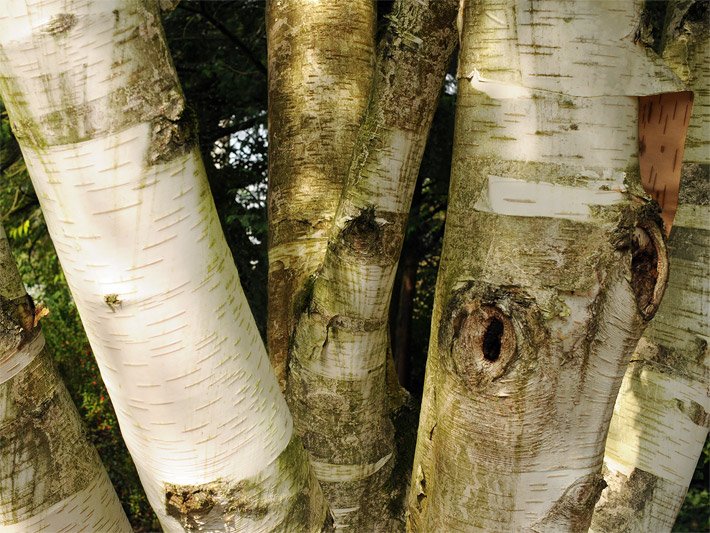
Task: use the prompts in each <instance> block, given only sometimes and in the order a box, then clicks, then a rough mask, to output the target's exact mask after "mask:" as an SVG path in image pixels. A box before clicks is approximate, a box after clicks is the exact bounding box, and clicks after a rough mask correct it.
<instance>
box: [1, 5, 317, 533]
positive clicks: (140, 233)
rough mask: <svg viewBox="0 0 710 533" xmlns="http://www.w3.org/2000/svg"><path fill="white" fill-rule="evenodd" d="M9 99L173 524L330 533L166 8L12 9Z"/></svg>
mask: <svg viewBox="0 0 710 533" xmlns="http://www.w3.org/2000/svg"><path fill="white" fill-rule="evenodd" d="M0 93H1V94H2V98H3V101H4V102H5V104H6V106H7V109H8V111H9V114H10V119H11V121H12V126H13V129H14V131H15V134H16V136H17V139H18V141H19V142H20V145H21V147H22V152H23V155H24V158H25V162H26V164H27V168H28V170H29V172H30V175H31V176H32V180H33V184H34V187H35V190H36V192H37V195H38V197H39V199H40V203H41V205H42V210H43V212H44V215H45V218H46V221H47V226H48V228H49V231H50V235H51V236H52V239H53V240H54V244H55V246H56V249H57V253H58V255H59V258H60V260H61V262H62V266H63V268H64V272H65V274H66V278H67V281H68V284H69V286H70V289H71V291H72V294H73V296H74V299H75V301H76V304H77V307H78V309H79V312H80V314H81V318H82V321H83V323H84V326H85V328H86V331H87V335H88V337H89V340H90V342H91V346H92V349H93V351H94V354H95V356H96V358H97V361H98V364H99V367H100V370H101V374H102V377H103V379H104V382H105V384H106V388H107V390H108V391H109V394H110V395H111V399H112V401H113V405H114V406H115V408H116V415H117V417H118V420H119V423H120V426H121V431H122V434H123V437H124V439H125V442H126V445H127V446H128V449H129V451H130V453H131V455H132V457H133V460H134V462H135V464H136V467H137V469H138V472H139V475H140V477H141V481H142V483H143V485H144V487H145V489H146V493H147V495H148V499H149V501H150V503H151V505H152V507H153V508H154V509H155V511H156V513H157V515H158V517H159V519H160V521H161V524H162V526H163V528H164V529H165V530H166V531H182V530H187V531H196V530H209V531H299V532H300V531H319V530H320V529H321V527H322V526H323V524H324V522H325V521H326V507H325V504H324V501H323V499H322V494H321V492H320V488H319V487H318V484H317V482H316V480H315V478H314V477H313V476H311V475H310V471H309V466H308V461H307V458H306V456H305V453H304V451H303V448H302V445H301V443H300V441H299V439H298V437H297V436H296V435H295V434H294V431H293V423H292V419H291V416H290V415H289V412H288V409H287V406H286V403H285V401H284V399H283V397H282V395H281V394H280V391H279V387H278V384H277V381H276V379H275V377H274V375H273V372H272V370H271V366H270V365H269V361H268V358H267V355H266V352H265V349H264V346H263V343H262V341H261V338H260V337H259V333H258V331H257V328H256V325H255V323H254V320H253V318H252V315H251V313H250V311H249V307H248V305H247V302H246V301H245V298H244V294H243V291H242V289H241V286H240V284H239V278H238V275H237V271H236V268H235V266H234V263H233V260H232V257H231V255H230V252H229V249H228V247H227V245H226V242H225V240H224V236H223V234H222V231H221V228H220V225H219V221H218V219H217V214H216V211H215V207H214V203H213V200H212V197H211V195H210V191H209V187H208V185H207V180H206V177H205V171H204V167H203V165H202V161H201V159H200V155H199V151H198V149H197V147H196V145H195V124H194V120H193V118H192V117H191V115H190V113H189V111H188V109H187V108H186V107H185V102H184V98H183V95H182V92H181V90H180V86H179V83H178V80H177V78H176V75H175V71H174V68H173V66H172V64H171V61H170V56H169V53H168V51H167V48H166V46H165V39H164V35H163V31H162V27H161V25H160V13H159V10H158V5H157V3H156V2H152V1H148V2H136V1H133V0H125V1H124V0H116V1H102V2H70V1H59V2H49V1H45V0H37V1H30V2H28V3H25V2H20V1H11V2H8V3H6V4H5V6H4V11H3V12H2V14H0Z"/></svg>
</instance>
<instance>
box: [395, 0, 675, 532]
mask: <svg viewBox="0 0 710 533" xmlns="http://www.w3.org/2000/svg"><path fill="white" fill-rule="evenodd" d="M639 7H640V6H638V5H635V4H634V3H631V2H616V1H588V2H587V1H585V2H571V1H563V2H559V1H555V2H548V1H534V2H533V1H527V0H520V1H517V2H508V1H504V2H499V1H495V0H489V1H482V2H464V3H463V11H462V13H461V19H462V22H461V32H462V33H461V39H462V42H461V53H460V58H459V74H458V77H459V91H458V100H457V117H456V132H455V144H454V156H453V166H452V181H451V189H450V194H449V207H448V214H447V224H446V235H445V237H444V247H443V252H442V258H441V266H440V271H439V278H438V281H437V295H436V299H435V308H434V312H433V319H432V335H431V344H430V349H429V359H428V362H427V373H426V382H425V392H424V399H423V404H422V415H421V418H420V425H419V433H418V442H417V450H416V455H415V461H414V467H413V468H414V472H413V476H412V484H411V487H410V493H409V520H408V528H409V530H411V531H487V532H493V531H501V532H503V531H505V532H507V531H585V530H586V529H587V528H588V527H589V523H590V520H591V516H592V511H593V509H594V504H595V502H596V501H597V499H598V497H599V494H600V492H601V490H602V489H603V488H604V481H603V478H602V476H601V465H602V457H603V452H604V441H605V438H606V432H607V429H608V424H609V420H610V418H611V414H612V409H613V405H614V399H615V397H616V394H617V391H618V389H619V386H620V384H621V380H622V377H623V375H624V370H625V368H626V365H627V363H628V360H629V357H630V353H631V351H632V349H633V346H634V345H635V344H636V342H637V341H638V339H639V337H640V335H641V333H642V331H643V328H644V326H645V324H646V322H647V321H648V320H649V319H650V318H651V316H652V315H653V314H654V312H655V310H656V308H657V306H658V303H659V301H660V298H661V296H662V293H663V290H664V287H665V285H666V274H667V261H666V254H665V245H664V242H663V236H662V232H661V230H660V228H659V226H658V222H659V220H660V219H659V217H658V213H657V206H656V205H655V204H653V203H650V202H648V201H647V200H646V199H645V198H644V192H643V190H642V188H641V186H640V181H639V173H638V161H637V143H638V141H637V98H636V96H637V95H642V94H653V93H660V92H669V91H674V90H676V87H677V80H676V79H674V77H673V76H672V73H671V72H669V71H668V70H667V69H665V68H663V67H662V66H661V65H660V64H658V63H657V62H656V61H654V60H653V59H652V58H651V56H650V54H649V52H647V51H646V50H644V49H643V47H642V46H641V45H640V44H635V42H634V35H635V31H636V29H637V27H638V25H639V14H640V9H639Z"/></svg>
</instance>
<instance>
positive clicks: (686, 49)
mask: <svg viewBox="0 0 710 533" xmlns="http://www.w3.org/2000/svg"><path fill="white" fill-rule="evenodd" d="M693 11H695V12H693ZM666 19H667V20H668V21H669V23H668V25H667V29H666V36H665V39H664V41H665V46H664V51H663V56H664V58H665V59H666V60H667V61H668V62H669V64H670V65H671V66H672V67H673V68H674V70H675V71H676V72H677V73H678V75H679V76H680V77H681V78H682V79H683V81H685V82H687V83H688V85H689V86H690V88H692V89H693V90H694V91H695V102H694V106H693V107H694V109H693V115H692V117H691V120H690V129H689V136H688V141H687V143H686V152H685V162H684V163H683V169H682V177H681V190H680V206H679V208H678V212H677V215H676V220H675V223H674V225H673V229H672V232H671V235H670V239H669V241H668V249H669V256H670V262H671V271H670V276H669V280H668V290H667V291H666V295H665V297H664V300H663V303H662V304H661V306H660V308H659V310H658V313H657V315H656V317H655V318H654V319H653V321H652V322H651V325H650V326H649V328H648V329H647V330H646V333H645V334H644V336H643V338H642V339H641V341H640V342H639V344H638V346H637V347H636V351H635V352H634V354H633V356H632V361H631V364H630V365H629V368H628V370H627V371H626V376H625V377H624V382H623V384H622V386H621V391H620V393H619V397H618V399H617V402H616V406H615V408H614V416H613V417H612V421H611V426H610V429H609V437H608V439H607V444H606V451H605V456H604V465H605V470H606V472H605V479H606V481H607V483H608V484H609V487H608V489H607V490H605V491H604V492H603V493H602V497H601V499H600V501H599V503H598V504H597V508H596V510H595V513H594V517H593V522H592V530H594V531H599V532H602V531H604V532H613V531H633V532H642V531H654V532H659V533H660V532H663V531H670V530H671V528H672V527H673V524H674V522H675V520H676V516H677V514H678V511H679V510H680V507H681V505H682V504H683V499H684V498H685V494H686V491H687V490H688V485H689V484H690V481H691V479H692V476H693V472H694V470H695V465H696V464H697V461H698V457H699V456H700V453H701V452H702V449H703V444H704V443H705V439H706V437H707V434H708V427H710V415H708V413H710V393H709V392H708V383H709V376H710V355H709V352H708V340H709V338H710V312H709V310H708V302H709V301H710V300H709V295H710V255H709V252H710V209H708V205H710V183H709V181H708V179H709V178H708V163H710V160H709V156H710V98H709V96H710V95H709V94H708V86H709V85H710V73H709V72H708V69H710V28H709V27H708V24H709V21H708V11H707V4H706V3H705V2H692V1H678V2H674V3H671V4H669V8H668V12H667V14H666Z"/></svg>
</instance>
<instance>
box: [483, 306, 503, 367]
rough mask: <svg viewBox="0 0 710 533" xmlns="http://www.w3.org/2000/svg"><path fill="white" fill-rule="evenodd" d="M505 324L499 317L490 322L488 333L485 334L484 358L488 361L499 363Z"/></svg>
mask: <svg viewBox="0 0 710 533" xmlns="http://www.w3.org/2000/svg"><path fill="white" fill-rule="evenodd" d="M504 329H505V324H503V321H502V320H500V319H499V318H497V317H493V318H491V321H490V322H488V327H487V328H486V332H485V333H484V334H483V357H484V358H485V359H486V361H491V362H494V361H497V360H498V358H499V357H500V348H501V340H502V338H503V331H504Z"/></svg>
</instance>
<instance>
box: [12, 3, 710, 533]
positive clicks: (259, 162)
mask: <svg viewBox="0 0 710 533" xmlns="http://www.w3.org/2000/svg"><path fill="white" fill-rule="evenodd" d="M391 4H392V2H390V1H387V2H385V1H381V2H378V21H379V24H380V33H381V28H382V26H383V24H384V23H385V20H386V14H387V13H388V11H389V9H390V8H391ZM664 7H665V4H664V3H661V2H652V3H651V10H650V11H649V12H650V13H651V17H652V19H653V22H654V24H653V26H654V27H655V28H658V26H659V24H660V21H662V16H663V11H664ZM264 8H265V4H264V2H262V1H261V0H258V1H245V0H241V1H236V2H204V1H187V0H183V1H182V2H181V3H180V4H179V5H178V7H177V9H176V10H175V11H173V12H172V13H171V14H170V15H168V16H167V17H166V18H165V20H164V24H165V32H166V35H167V38H168V42H169V46H170V49H171V52H172V55H173V58H174V62H175V66H176V69H177V71H178V74H179V76H180V80H181V82H182V86H183V89H184V91H185V95H186V97H187V101H188V104H189V106H190V107H191V108H192V110H193V111H194V112H195V114H196V116H197V119H198V122H199V143H200V148H201V151H202V155H203V158H204V161H205V166H206V169H207V175H208V179H209V183H210V187H211V188H212V193H213V195H214V200H215V204H216V206H217V211H218V213H219V217H220V221H221V223H222V228H223V229H224V232H225V235H226V238H227V242H228V244H229V246H230V248H231V250H232V254H233V256H234V259H235V262H236V263H237V267H238V269H239V273H240V277H241V282H242V285H243V287H244V290H245V292H246V294H247V297H248V299H249V302H250V305H251V308H252V312H253V313H254V315H255V318H256V321H257V324H258V325H259V328H260V330H261V332H262V334H264V332H265V329H266V279H267V253H266V230H267V223H266V190H267V134H266V133H267V130H266V128H267V115H266V110H267V85H266V81H267V73H266V33H265V22H264ZM453 71H454V66H453V65H452V70H451V72H452V73H453ZM455 100H456V95H455V84H454V77H453V76H452V75H449V76H447V80H446V82H445V84H444V88H443V91H442V97H441V100H440V102H439V107H438V110H437V113H436V116H435V118H434V123H433V126H432V130H431V133H430V136H429V142H428V145H427V148H426V152H425V155H424V160H423V162H422V166H421V170H420V175H419V179H418V182H417V187H416V191H415V195H414V199H413V202H412V210H411V213H410V217H409V223H408V226H407V234H406V239H405V243H404V248H403V252H402V260H401V262H400V269H399V272H398V275H397V279H396V282H395V289H394V292H393V297H392V301H393V305H392V312H391V332H392V338H393V353H394V356H395V358H396V359H397V365H398V368H399V370H400V380H401V382H402V383H403V384H404V385H405V386H406V387H407V388H408V389H409V390H410V391H411V392H412V393H413V395H414V396H415V397H416V398H421V392H422V387H423V382H424V368H425V364H426V353H427V347H428V343H429V327H430V316H431V308H432V303H433V299H434V287H435V283H436V275H437V268H438V262H439V253H440V251H441V243H442V238H443V233H444V222H445V213H446V198H447V190H448V181H449V172H450V163H451V146H452V139H453V126H454V107H455ZM0 174H1V181H0V219H1V220H2V224H3V225H4V227H5V229H6V231H7V233H8V236H9V237H10V240H11V244H12V246H13V249H14V252H15V255H16V259H17V262H18V265H19V267H20V271H21V273H22V275H23V279H24V280H25V284H26V286H27V288H28V291H29V292H30V294H31V295H32V296H33V297H34V298H35V300H36V301H41V302H43V303H44V304H45V305H46V306H47V307H48V308H49V309H50V314H49V316H47V317H46V318H45V319H43V321H42V326H43V330H44V332H45V335H46V337H47V343H48V345H49V347H50V349H51V350H52V352H53V354H54V359H55V362H56V364H57V366H58V368H59V370H60V372H61V374H62V376H63V377H64V380H65V382H66V384H67V387H68V388H69V391H70V393H71V395H72V397H73V399H74V402H75V403H76V405H77V407H78V409H79V412H80V413H81V415H82V417H83V419H84V421H85V423H86V426H87V428H88V433H89V436H90V438H91V440H92V441H93V442H94V444H95V445H96V447H97V448H98V450H99V453H100V455H101V457H102V459H103V461H104V464H105V465H106V468H107V470H108V472H109V475H110V477H111V480H112V481H113V483H114V486H115V487H116V491H117V492H118V495H119V497H120V499H121V502H122V503H123V506H124V508H125V510H126V512H127V514H128V516H129V519H130V520H131V523H132V524H133V526H134V529H135V530H136V531H155V530H159V525H158V522H157V520H156V518H155V515H154V514H153V512H152V510H151V509H150V506H149V505H148V503H147V500H146V498H145V494H144V492H143V489H142V488H141V486H140V482H139V480H138V475H137V473H136V471H135V468H134V466H133V463H132V461H131V459H130V457H129V455H128V452H127V450H126V448H125V445H124V444H123V441H122V439H121V436H120V431H119V428H118V424H117V422H116V416H115V413H114V411H113V408H112V407H111V403H110V401H109V399H108V395H107V394H106V390H105V388H104V386H103V382H102V381H101V377H100V375H99V372H98V369H97V366H96V363H95V361H94V358H93V355H92V353H91V348H90V346H89V343H88V341H87V339H86V336H85V334H84V331H83V328H82V326H81V321H80V319H79V316H78V313H77V310H76V307H75V306H74V303H73V301H72V299H71V295H70V294H69V290H68V288H67V286H66V282H65V280H64V276H63V274H62V271H61V268H60V265H59V261H58V259H57V256H56V253H55V251H54V248H53V246H52V243H51V241H50V239H49V235H48V233H47V229H46V226H45V224H44V220H43V218H42V214H41V212H40V210H39V204H38V201H37V198H36V196H35V194H34V191H33V189H32V185H31V183H30V181H29V177H28V175H27V171H26V169H25V166H24V163H23V161H22V158H21V154H20V150H19V147H18V146H17V143H16V142H15V141H14V138H13V137H12V134H11V132H10V128H9V123H8V120H7V114H6V113H5V110H4V108H3V107H2V104H1V103H0ZM709 468H710V447H708V445H707V444H706V447H705V451H704V453H703V456H702V457H701V459H700V462H699V464H698V469H697V470H696V475H695V478H694V480H693V484H692V485H691V489H690V491H689V493H688V497H687V499H686V502H685V505H684V507H683V510H682V511H681V514H680V516H679V518H678V522H677V523H676V527H675V530H677V531H706V530H708V528H709V527H710V512H709V511H708V509H709V508H710V495H709V493H708V487H707V486H708V480H710V472H709Z"/></svg>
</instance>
